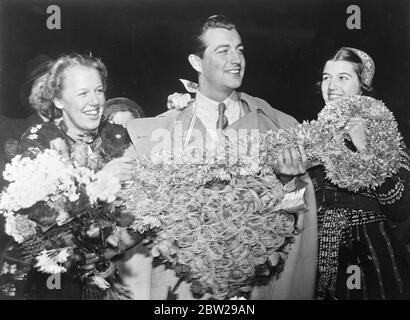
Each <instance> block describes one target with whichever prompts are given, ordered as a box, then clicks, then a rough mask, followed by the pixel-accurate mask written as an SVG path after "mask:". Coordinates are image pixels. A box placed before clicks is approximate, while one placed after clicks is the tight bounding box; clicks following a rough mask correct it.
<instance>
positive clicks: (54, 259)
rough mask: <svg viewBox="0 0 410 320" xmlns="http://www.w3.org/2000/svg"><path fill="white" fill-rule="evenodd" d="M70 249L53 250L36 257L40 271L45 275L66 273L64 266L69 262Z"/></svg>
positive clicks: (45, 251)
mask: <svg viewBox="0 0 410 320" xmlns="http://www.w3.org/2000/svg"><path fill="white" fill-rule="evenodd" d="M69 249H70V247H66V248H61V249H52V250H43V251H42V252H41V254H40V255H39V256H37V257H36V260H37V263H36V265H35V267H36V268H38V269H39V271H42V272H44V273H50V274H56V273H63V272H66V271H67V269H66V268H65V267H63V266H62V264H63V263H65V262H67V260H68V257H69V256H70V253H69Z"/></svg>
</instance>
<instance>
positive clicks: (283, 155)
mask: <svg viewBox="0 0 410 320" xmlns="http://www.w3.org/2000/svg"><path fill="white" fill-rule="evenodd" d="M278 162H279V167H278V169H277V170H276V173H277V174H278V175H279V176H288V177H293V176H299V175H303V174H305V173H306V170H307V168H308V164H309V162H308V159H307V156H306V153H305V149H304V148H303V146H301V145H299V146H298V149H297V150H296V148H289V149H285V150H283V151H282V152H280V153H279V154H278Z"/></svg>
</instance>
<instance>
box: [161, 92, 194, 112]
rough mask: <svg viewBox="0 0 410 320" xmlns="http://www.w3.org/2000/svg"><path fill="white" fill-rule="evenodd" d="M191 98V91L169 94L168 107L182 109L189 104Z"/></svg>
mask: <svg viewBox="0 0 410 320" xmlns="http://www.w3.org/2000/svg"><path fill="white" fill-rule="evenodd" d="M191 100H192V97H191V95H190V94H189V93H185V94H182V93H178V92H175V93H173V94H171V95H169V96H168V100H167V107H168V109H170V110H172V109H175V110H178V111H182V110H184V109H185V108H186V107H187V106H188V104H189V102H190V101H191Z"/></svg>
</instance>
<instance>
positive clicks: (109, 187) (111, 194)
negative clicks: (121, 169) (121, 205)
mask: <svg viewBox="0 0 410 320" xmlns="http://www.w3.org/2000/svg"><path fill="white" fill-rule="evenodd" d="M96 177H97V179H96V180H95V181H93V182H91V183H90V184H88V185H87V187H86V190H87V194H88V197H89V198H90V202H91V203H96V202H97V200H101V201H105V202H108V203H110V202H113V201H115V199H116V198H117V195H118V193H119V192H120V190H121V184H120V180H119V179H118V178H117V177H114V176H113V175H110V174H105V173H103V172H101V171H100V172H99V173H97V175H96Z"/></svg>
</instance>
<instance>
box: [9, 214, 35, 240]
mask: <svg viewBox="0 0 410 320" xmlns="http://www.w3.org/2000/svg"><path fill="white" fill-rule="evenodd" d="M36 226H37V224H36V223H35V222H34V221H32V220H30V219H28V218H27V217H26V216H22V215H19V214H16V215H9V216H7V218H6V226H5V229H6V233H7V234H8V235H10V236H12V237H13V239H14V240H16V242H17V243H22V242H23V241H24V240H25V239H27V238H29V237H31V236H34V235H35V234H36Z"/></svg>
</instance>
